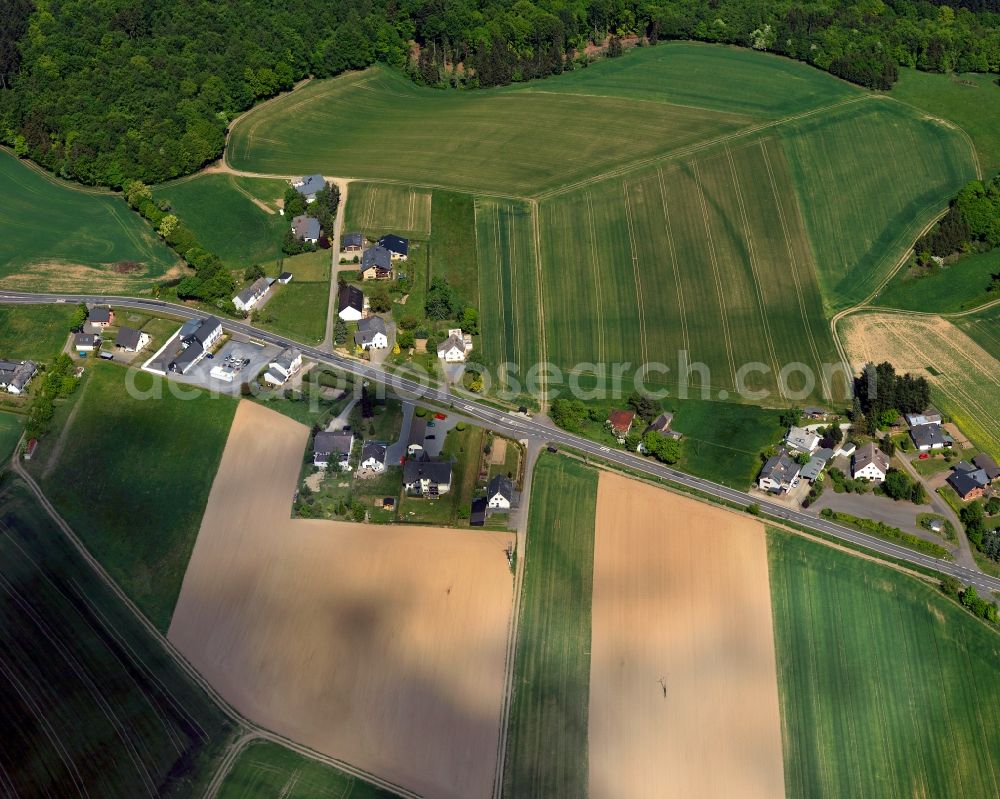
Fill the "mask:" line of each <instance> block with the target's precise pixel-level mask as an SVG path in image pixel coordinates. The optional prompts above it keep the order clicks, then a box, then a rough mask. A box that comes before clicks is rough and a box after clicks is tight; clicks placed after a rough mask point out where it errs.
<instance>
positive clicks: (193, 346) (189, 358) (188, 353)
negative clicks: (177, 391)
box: [168, 341, 205, 374]
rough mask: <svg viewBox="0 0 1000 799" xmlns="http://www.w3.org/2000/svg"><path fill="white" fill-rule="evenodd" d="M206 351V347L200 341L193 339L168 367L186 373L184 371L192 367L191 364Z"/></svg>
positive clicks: (173, 370)
mask: <svg viewBox="0 0 1000 799" xmlns="http://www.w3.org/2000/svg"><path fill="white" fill-rule="evenodd" d="M204 352H205V348H204V347H202V346H201V342H200V341H192V342H191V343H190V344H188V345H187V347H186V348H185V349H184V351H183V352H182V353H181V354H180V355H178V356H177V357H176V358H174V360H173V361H171V362H170V366H169V367H168V368H169V369H170V371H172V372H180V373H181V374H184V372H186V371H187V370H188V369H190V368H191V364H193V363H194V362H195V361H197V360H198V359H199V358H200V357H201V356H202V354H204Z"/></svg>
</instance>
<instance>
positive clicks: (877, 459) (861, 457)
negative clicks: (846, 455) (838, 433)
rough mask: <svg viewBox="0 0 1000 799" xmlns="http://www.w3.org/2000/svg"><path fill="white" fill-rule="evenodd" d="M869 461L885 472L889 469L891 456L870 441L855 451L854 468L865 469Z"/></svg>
mask: <svg viewBox="0 0 1000 799" xmlns="http://www.w3.org/2000/svg"><path fill="white" fill-rule="evenodd" d="M869 463H874V464H875V465H876V466H878V468H879V470H880V471H881V472H882V473H883V474H884V473H885V472H887V471H889V456H888V455H886V454H885V453H884V452H883V451H882V450H880V449H879V448H878V447H876V446H875V444H873V443H872V442H870V441H869V442H868V443H867V444H865V445H864V446H863V447H859V448H858V449H857V451H856V452H855V453H854V470H855V471H857V470H858V469H863V468H864V467H865V466H867V465H868V464H869Z"/></svg>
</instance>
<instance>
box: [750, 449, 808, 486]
mask: <svg viewBox="0 0 1000 799" xmlns="http://www.w3.org/2000/svg"><path fill="white" fill-rule="evenodd" d="M798 479H799V465H798V464H797V463H796V462H795V460H794V459H793V458H791V457H790V456H789V455H788V453H787V452H785V451H784V450H780V451H779V452H778V454H777V455H775V456H773V457H771V458H768V459H767V462H766V463H765V464H764V466H763V467H762V468H761V470H760V474H759V475H758V476H757V487H758V488H760V490H761V491H768V492H770V493H772V494H784V493H786V492H788V491H791V489H792V488H793V487H794V485H795V483H796V481H797V480H798Z"/></svg>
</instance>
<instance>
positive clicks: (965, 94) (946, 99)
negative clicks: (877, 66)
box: [890, 69, 1000, 175]
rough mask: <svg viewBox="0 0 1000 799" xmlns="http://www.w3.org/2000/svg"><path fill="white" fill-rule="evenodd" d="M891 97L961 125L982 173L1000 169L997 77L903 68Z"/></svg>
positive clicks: (999, 102) (999, 119) (999, 88)
mask: <svg viewBox="0 0 1000 799" xmlns="http://www.w3.org/2000/svg"><path fill="white" fill-rule="evenodd" d="M890 96H891V97H894V98H895V99H897V100H899V101H901V102H904V103H909V104H910V105H913V106H915V107H917V108H919V109H921V110H923V111H926V112H927V113H928V114H930V115H932V116H935V117H944V118H945V119H947V120H948V121H949V122H954V123H955V124H956V125H959V126H960V127H961V128H962V129H963V130H964V131H965V132H966V133H967V134H968V135H969V137H970V138H971V139H972V142H973V144H974V145H975V147H976V152H977V153H978V154H979V162H980V164H981V165H982V168H983V173H984V174H985V175H991V174H993V173H994V172H996V171H997V170H998V169H1000V86H998V85H997V82H996V75H991V74H982V75H979V74H974V73H969V74H963V75H955V74H950V75H941V74H937V73H933V72H921V71H919V70H916V69H900V70H899V82H898V83H896V85H895V86H893V87H892V92H891V94H890Z"/></svg>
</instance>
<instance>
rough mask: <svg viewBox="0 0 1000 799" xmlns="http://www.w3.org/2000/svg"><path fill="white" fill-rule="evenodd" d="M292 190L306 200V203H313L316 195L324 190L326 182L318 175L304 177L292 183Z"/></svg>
mask: <svg viewBox="0 0 1000 799" xmlns="http://www.w3.org/2000/svg"><path fill="white" fill-rule="evenodd" d="M292 188H293V189H295V190H296V191H297V192H298V193H299V194H301V195H302V196H303V197H305V198H306V202H307V203H311V202H315V200H316V195H317V194H318V193H319V192H321V191H323V189H325V188H326V181H325V180H324V179H323V176H322V175H320V174H316V175H305V176H304V177H301V178H299V179H298V180H293V181H292Z"/></svg>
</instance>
